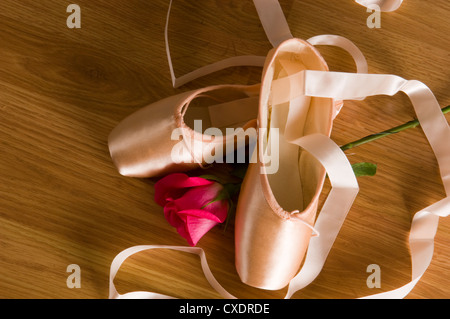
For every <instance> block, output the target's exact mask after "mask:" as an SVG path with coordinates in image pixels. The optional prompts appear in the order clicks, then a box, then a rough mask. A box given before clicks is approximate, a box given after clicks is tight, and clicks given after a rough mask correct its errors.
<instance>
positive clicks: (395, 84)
mask: <svg viewBox="0 0 450 319" xmlns="http://www.w3.org/2000/svg"><path fill="white" fill-rule="evenodd" d="M356 2H357V3H359V4H361V5H364V6H367V7H370V5H371V4H377V5H378V6H379V7H380V8H381V10H382V11H394V10H396V9H398V8H399V6H400V5H401V3H402V1H398V0H397V1H389V0H384V1H383V0H373V1H371V0H367V1H364V0H356ZM170 3H172V1H171V2H170ZM254 3H255V6H256V7H257V11H258V14H259V16H260V18H261V20H262V24H263V27H264V29H265V31H266V33H267V36H268V38H269V40H270V42H271V43H272V44H273V45H274V46H276V45H277V44H279V43H281V42H282V41H284V40H286V38H289V37H291V36H292V35H291V34H290V31H289V28H288V25H287V22H286V20H285V19H284V16H283V14H282V11H281V7H280V6H279V4H278V1H276V0H266V1H265V0H254ZM169 14H170V10H169V13H168V18H169ZM168 18H167V21H168V20H169V19H168ZM167 23H168V22H167ZM310 41H311V42H310V43H312V44H315V45H322V44H327V45H328V44H332V45H338V46H341V47H344V48H345V49H346V50H347V51H349V53H350V54H351V55H352V56H353V57H354V59H355V63H356V65H357V70H358V72H359V73H358V74H356V73H340V72H323V71H303V72H300V73H298V74H294V75H292V76H291V78H288V79H282V80H285V82H284V83H283V82H281V81H280V83H279V84H278V85H279V89H280V90H281V89H284V90H285V92H284V94H279V95H278V96H279V97H278V98H280V99H286V100H288V99H291V98H293V97H295V96H296V95H298V94H304V95H307V96H318V97H327V98H334V99H338V100H339V99H341V100H347V99H359V100H360V99H364V98H365V97H366V96H371V95H379V94H383V95H394V94H397V93H398V92H400V91H401V92H404V93H405V94H407V95H408V96H409V98H410V100H411V103H412V106H413V107H414V110H415V112H416V115H417V118H418V120H419V122H420V125H421V127H422V129H423V132H424V134H425V136H426V138H427V140H428V141H429V143H430V146H431V148H432V150H433V152H434V154H435V157H436V160H437V162H438V164H439V170H440V176H441V179H442V182H443V186H444V189H445V192H446V197H444V198H443V199H441V200H440V201H438V202H437V203H434V204H432V205H430V206H428V207H426V208H424V209H422V210H421V211H419V212H417V213H416V214H415V215H414V218H413V220H412V223H411V229H410V234H409V247H410V253H411V262H412V274H411V281H410V282H409V283H407V284H406V285H404V286H402V287H400V288H398V289H395V290H391V291H387V292H383V293H380V294H375V295H371V296H366V297H364V298H403V297H405V296H406V295H407V294H408V293H409V292H410V291H411V290H412V289H413V288H414V286H415V285H416V283H417V282H418V281H419V280H420V278H421V277H422V275H423V274H424V273H425V271H426V270H427V268H428V266H429V264H430V262H431V260H432V257H433V248H434V237H435V234H436V231H437V227H438V223H439V218H440V217H447V216H448V215H449V213H450V197H449V195H450V143H449V141H450V128H449V125H448V122H447V120H446V118H445V117H444V116H443V114H442V113H441V110H440V107H439V104H438V102H437V100H436V98H435V97H434V95H433V93H432V92H431V91H430V90H429V88H428V87H427V86H426V85H424V84H423V83H421V82H419V81H415V80H413V81H408V80H405V79H403V78H400V77H398V76H394V75H383V74H380V75H379V74H365V73H367V64H366V61H365V59H364V56H363V55H362V54H361V53H360V51H359V50H358V49H357V48H356V46H354V45H353V44H351V42H349V41H348V40H346V39H345V40H344V38H342V37H336V36H330V35H326V36H319V37H314V38H312V39H310ZM166 45H167V55H168V59H169V66H170V71H171V75H172V80H173V85H174V86H175V87H176V86H180V85H182V84H184V83H186V82H188V81H191V80H193V79H195V78H198V77H200V76H203V75H206V74H208V73H211V72H214V71H217V70H220V69H223V68H225V67H229V66H238V65H256V66H262V65H263V64H264V58H261V57H251V56H249V57H236V58H231V59H228V60H227V61H226V62H223V61H220V62H218V63H216V64H214V65H212V66H207V67H205V68H202V69H200V70H197V71H194V72H192V73H191V74H188V75H186V76H183V77H181V78H177V77H176V76H175V73H174V71H173V66H172V63H171V59H170V51H169V46H168V33H167V25H166ZM292 83H296V84H297V85H296V86H295V87H291V84H292ZM275 85H277V84H275ZM293 142H294V143H296V144H297V145H299V146H301V147H303V148H305V149H306V150H307V151H308V152H310V153H311V154H313V155H314V156H315V157H316V158H317V159H318V160H319V161H320V162H321V163H322V165H323V166H324V167H325V169H326V171H327V173H328V175H329V177H330V180H331V183H332V186H333V188H332V191H331V192H330V194H329V196H328V198H327V200H326V203H325V205H324V206H323V208H322V210H321V212H320V214H319V217H318V219H317V221H316V223H315V225H314V228H315V229H316V230H317V232H318V233H320V236H317V237H314V238H312V239H311V241H310V244H309V248H308V253H307V256H306V259H305V263H304V265H303V267H302V268H301V270H300V272H299V273H298V274H297V275H296V276H295V277H294V278H293V279H292V280H291V282H290V284H289V289H288V293H287V295H286V298H290V297H292V295H293V294H294V293H295V292H297V291H299V290H301V289H302V288H304V287H306V286H307V285H308V284H310V283H311V282H312V281H313V280H314V279H315V278H316V277H317V275H318V274H319V273H320V271H321V269H322V267H323V265H324V263H325V261H326V258H327V256H328V253H329V251H330V250H331V248H332V245H333V243H334V241H335V238H336V236H337V235H338V233H339V230H340V228H341V226H342V224H343V222H344V221H345V218H346V216H347V213H348V211H349V209H350V207H351V205H352V202H353V200H354V198H355V196H356V193H357V190H358V185H357V181H356V178H355V176H354V174H353V171H352V170H351V166H350V165H349V163H348V161H347V159H346V156H345V154H344V153H343V152H342V151H341V150H340V148H339V147H338V146H337V145H335V144H334V142H333V141H331V140H330V139H328V138H327V137H325V136H323V135H318V134H315V135H309V136H305V137H303V138H301V139H298V140H293ZM158 248H162V249H174V250H178V251H182V252H187V253H193V254H197V255H199V257H200V259H201V263H202V268H203V271H204V273H205V276H206V278H207V279H208V281H209V283H210V284H211V286H212V287H213V288H214V289H215V290H216V291H218V292H219V293H220V294H221V295H222V296H223V297H224V298H235V297H234V296H233V295H231V294H229V293H228V292H227V291H226V290H225V289H224V288H223V287H222V286H221V285H220V283H219V282H217V280H216V279H215V278H214V276H213V275H212V273H211V271H210V269H209V267H208V265H207V261H206V256H205V254H204V251H203V250H202V249H201V248H197V247H174V246H162V245H147V246H135V247H131V248H129V249H126V250H124V251H123V252H121V253H120V254H119V255H117V256H116V258H115V259H114V260H113V262H112V264H111V272H110V298H171V297H169V296H165V295H161V294H157V293H151V292H131V293H127V294H123V295H121V294H119V293H118V292H117V290H116V288H115V286H114V278H115V276H116V274H117V272H118V271H119V269H120V266H121V265H122V263H123V262H124V261H125V260H126V259H127V258H128V257H129V256H131V255H133V254H136V253H139V252H142V251H145V250H149V249H158Z"/></svg>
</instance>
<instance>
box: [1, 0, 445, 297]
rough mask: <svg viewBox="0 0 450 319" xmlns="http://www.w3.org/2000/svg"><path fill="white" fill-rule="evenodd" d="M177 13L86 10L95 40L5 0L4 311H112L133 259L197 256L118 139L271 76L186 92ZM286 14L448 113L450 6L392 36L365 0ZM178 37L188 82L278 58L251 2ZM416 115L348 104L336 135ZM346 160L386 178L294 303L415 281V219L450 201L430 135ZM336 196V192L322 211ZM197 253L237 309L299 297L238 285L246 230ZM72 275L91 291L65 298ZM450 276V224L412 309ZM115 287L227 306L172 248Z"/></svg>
mask: <svg viewBox="0 0 450 319" xmlns="http://www.w3.org/2000/svg"><path fill="white" fill-rule="evenodd" d="M168 2H169V1H168V0H153V1H148V0H145V1H144V0H117V1H116V0H108V1H106V0H96V1H88V0H78V1H77V2H76V3H77V4H78V5H79V6H80V8H81V28H80V29H70V28H68V27H67V25H66V19H67V17H68V15H69V13H67V12H66V8H67V6H68V5H69V4H70V2H69V1H57V0H42V1H32V0H21V1H13V0H2V1H0V123H1V128H0V145H1V156H0V298H8V299H15V298H26V299H28V298H33V299H60V298H86V299H93V298H107V297H108V279H109V267H110V265H111V262H112V260H113V258H114V257H115V256H116V255H117V254H118V253H119V252H121V251H122V250H123V249H126V248H128V247H130V246H134V245H141V244H156V245H159V244H161V245H186V242H185V240H184V239H183V238H181V237H180V236H179V235H178V234H177V233H176V230H175V229H174V228H172V227H171V226H170V225H169V224H168V223H167V222H166V220H165V219H164V216H163V211H162V208H161V207H159V206H158V205H156V204H155V202H154V198H153V196H154V186H153V185H154V183H155V179H135V178H128V177H123V176H121V175H119V174H118V172H117V170H116V168H115V167H114V165H113V164H112V162H111V159H110V156H109V152H108V148H107V137H108V134H109V132H110V131H111V130H112V129H113V128H114V127H115V126H116V125H117V124H118V123H119V122H120V121H121V120H122V119H123V118H124V117H126V116H127V115H129V114H131V113H132V112H134V111H135V110H138V109H139V108H141V107H143V106H145V105H147V104H149V103H152V102H155V101H157V100H159V99H161V98H164V97H167V96H170V95H173V94H175V93H178V92H182V91H185V90H189V89H193V88H200V87H204V86H207V85H211V84H219V83H239V84H253V83H258V82H259V81H260V72H261V70H260V69H259V68H252V67H241V68H233V69H228V70H225V71H221V72H217V73H215V74H212V75H209V76H207V77H204V78H202V79H199V80H196V81H193V82H191V83H189V84H187V85H185V86H183V87H181V88H178V89H174V88H173V87H172V86H171V80H170V74H169V68H168V64H167V58H166V53H165V47H164V25H165V18H166V13H167V9H168ZM280 3H281V6H282V8H283V10H284V12H285V15H286V17H287V20H288V23H289V25H290V27H291V31H292V33H293V35H294V36H296V37H299V38H303V39H307V38H309V37H312V36H315V35H319V34H338V35H342V36H345V37H347V38H349V39H351V40H352V41H354V42H355V44H357V45H358V46H359V48H360V49H361V50H362V51H363V53H364V54H365V55H366V58H367V60H368V62H369V71H370V72H371V73H389V74H396V75H399V76H401V77H404V78H406V79H416V80H420V81H422V82H424V83H425V84H427V85H428V86H429V87H430V89H431V90H432V91H433V92H434V93H435V95H436V97H437V99H438V101H439V103H440V105H441V106H442V107H443V106H446V105H449V104H450V52H449V48H450V38H449V34H450V24H449V23H448V16H449V14H450V2H448V1H447V0H435V1H432V2H430V1H405V2H404V4H403V5H402V7H401V8H400V9H399V10H397V11H395V12H392V13H382V14H381V28H379V29H370V28H368V27H367V25H366V19H367V17H368V16H369V15H370V13H367V12H366V9H365V8H364V7H362V6H359V5H357V4H356V3H354V2H353V1H351V0H346V1H326V0H295V1H294V0H282V1H280ZM169 37H170V43H171V50H172V55H173V62H174V68H175V72H176V74H177V75H182V74H185V73H186V72H189V71H192V70H194V69H196V68H198V67H201V66H203V65H206V64H208V63H212V62H215V61H218V60H220V59H223V58H225V57H231V56H235V55H245V54H254V55H265V54H266V53H267V51H268V50H269V49H270V48H271V46H270V43H269V42H268V41H267V38H266V36H265V34H264V31H263V29H262V27H261V25H260V22H259V20H258V17H257V14H256V10H255V8H254V6H253V3H252V1H250V0H232V1H221V0H215V1H213V0H201V1H181V0H175V1H174V3H173V11H172V15H171V23H170V28H169ZM320 51H321V52H322V53H323V55H324V57H325V58H326V60H327V61H328V63H329V66H330V68H331V69H332V70H338V71H351V72H352V71H354V65H353V63H352V60H351V59H350V57H349V56H348V55H347V53H345V52H344V51H342V50H340V49H336V48H327V47H320ZM413 118H414V111H413V109H412V107H411V105H410V102H409V100H408V98H407V97H406V96H405V95H403V94H398V95H396V96H394V97H387V96H378V97H371V98H367V99H366V100H365V101H353V102H346V103H345V106H344V109H343V111H342V112H341V114H340V115H339V117H338V118H337V119H336V121H335V125H334V130H333V133H332V138H333V139H334V140H335V141H336V142H337V143H338V144H344V143H347V142H350V141H353V140H355V139H358V138H360V137H363V136H365V135H368V134H371V133H375V132H379V131H383V130H385V129H388V128H390V127H393V126H396V125H399V124H402V123H404V122H406V121H409V120H411V119H413ZM447 119H450V116H449V115H447ZM347 154H348V156H349V159H350V161H351V162H352V163H353V162H359V161H368V162H373V163H376V164H377V165H378V173H377V175H376V176H374V177H361V178H359V183H360V193H359V196H358V198H357V199H356V202H355V204H354V206H353V207H352V209H351V211H350V212H349V215H348V218H347V219H346V221H345V223H344V225H343V227H342V229H341V232H340V234H339V236H338V238H337V240H336V242H335V245H334V247H333V249H332V251H331V253H330V255H329V258H328V260H327V262H326V264H325V266H324V268H323V271H322V272H321V274H320V275H319V276H318V278H317V279H316V280H315V281H314V282H313V283H312V284H311V285H309V286H308V287H306V288H305V289H303V290H302V291H300V292H298V293H296V294H295V295H294V298H357V297H362V296H365V295H368V294H373V293H378V292H382V291H387V290H390V289H394V288H397V287H400V286H401V285H404V284H406V283H407V282H409V280H410V278H411V265H410V255H409V250H408V245H407V237H408V233H409V227H410V223H411V218H412V216H413V215H414V213H415V212H417V211H419V210H420V209H422V208H424V207H426V206H428V205H429V204H431V203H433V202H435V201H437V200H439V199H441V198H443V197H444V195H445V193H444V190H443V187H442V184H441V181H440V178H439V174H438V170H437V165H436V161H435V159H434V156H433V154H432V153H431V150H430V147H429V145H428V144H427V141H426V139H425V137H424V135H423V133H422V131H421V129H420V128H417V129H412V130H408V131H405V132H402V133H399V134H396V135H394V136H390V137H387V138H383V139H381V140H378V141H376V142H373V143H371V144H368V145H365V146H361V147H358V148H356V149H353V150H351V151H348V152H347ZM222 169H223V167H214V168H212V170H215V171H221V170H222ZM192 173H193V174H195V173H196V172H192ZM328 190H329V185H328V184H327V185H326V186H325V189H324V193H323V198H324V196H325V195H326V194H327V192H328ZM198 246H199V247H201V248H203V249H204V250H205V251H206V256H207V258H208V261H209V263H210V266H211V270H212V272H213V273H214V275H215V276H216V278H217V280H218V281H219V282H220V283H221V284H222V285H223V286H224V288H225V289H227V290H228V291H229V292H230V293H231V294H234V295H235V296H236V297H239V298H269V299H271V298H280V297H283V296H284V294H285V293H286V290H285V289H283V290H280V291H265V290H259V289H255V288H251V287H248V286H246V285H245V284H243V283H241V282H240V280H239V278H238V276H237V274H236V271H235V268H234V233H233V223H231V224H230V225H229V227H228V228H227V229H225V230H224V229H223V227H221V226H217V227H215V228H214V229H213V230H211V231H210V232H209V233H208V234H207V235H205V237H203V238H202V239H201V241H200V242H199V244H198ZM70 264H77V265H79V266H80V269H81V288H73V289H70V288H68V287H67V285H66V279H67V277H68V276H69V275H70V273H68V272H67V266H68V265H70ZM370 264H378V265H379V266H380V267H381V288H372V289H370V288H368V287H367V285H366V279H367V277H368V276H369V273H367V272H366V268H367V266H368V265H370ZM449 272H450V220H449V219H441V221H440V224H439V229H438V232H437V234H436V240H435V251H434V258H433V261H432V263H431V265H430V267H429V268H428V271H427V272H426V273H425V275H424V276H423V278H422V280H421V281H420V282H419V283H418V284H417V286H416V287H415V288H414V290H413V291H412V292H411V293H410V294H409V295H408V298H448V297H450V276H449ZM116 286H117V289H118V290H119V292H120V293H125V292H129V291H136V290H147V291H154V292H159V293H163V294H168V295H172V296H175V297H179V298H220V295H218V294H217V293H216V292H215V291H214V290H213V289H212V288H210V286H209V284H208V283H207V281H206V280H205V279H204V276H203V274H202V271H201V268H200V262H199V259H198V257H197V256H194V255H190V254H186V253H181V252H174V251H169V250H157V251H152V252H148V253H141V254H139V255H136V256H133V257H131V258H130V259H128V260H127V261H126V262H125V264H124V265H123V268H122V269H121V270H120V272H119V274H118V276H117V278H116Z"/></svg>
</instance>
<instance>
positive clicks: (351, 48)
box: [164, 0, 367, 88]
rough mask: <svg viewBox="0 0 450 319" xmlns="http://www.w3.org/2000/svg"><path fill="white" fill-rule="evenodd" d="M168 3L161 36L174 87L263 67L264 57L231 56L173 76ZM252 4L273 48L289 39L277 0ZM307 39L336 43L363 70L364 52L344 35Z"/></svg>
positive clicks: (315, 42) (364, 71)
mask: <svg viewBox="0 0 450 319" xmlns="http://www.w3.org/2000/svg"><path fill="white" fill-rule="evenodd" d="M172 2H173V0H170V2H169V8H168V11H167V17H166V25H165V28H164V38H165V47H166V55H167V62H168V65H169V71H170V77H171V80H172V85H173V87H174V88H178V87H180V86H182V85H184V84H186V83H188V82H191V81H193V80H195V79H198V78H200V77H203V76H206V75H208V74H211V73H214V72H217V71H220V70H223V69H227V68H230V67H238V66H253V67H261V68H262V67H263V66H264V62H265V59H266V57H265V56H256V55H243V56H234V57H230V58H227V59H224V60H221V61H218V62H215V63H212V64H209V65H205V66H203V67H201V68H198V69H196V70H194V71H192V72H189V73H187V74H184V75H182V76H180V77H177V76H176V74H175V71H174V67H173V63H172V56H171V53H170V45H169V22H170V12H171V9H172ZM253 3H254V5H255V7H256V11H257V12H258V16H259V18H260V21H261V24H262V26H263V28H264V31H265V33H266V36H267V38H268V40H269V42H270V43H271V44H272V45H273V47H277V46H278V44H279V43H281V42H283V41H284V40H287V39H290V38H293V35H292V34H291V31H290V29H289V25H288V23H287V21H286V18H285V16H284V14H283V10H282V8H281V6H280V4H279V2H278V0H253ZM307 41H308V42H310V43H311V44H313V45H330V46H337V47H340V48H342V49H344V50H346V51H347V52H348V53H349V54H350V55H351V56H352V58H353V59H354V61H355V64H356V67H357V72H362V73H366V72H367V61H366V59H365V57H364V55H363V54H362V52H361V51H360V50H359V48H358V47H357V46H356V45H355V44H353V43H352V42H351V41H350V40H348V39H347V38H345V37H342V36H337V35H328V34H326V35H319V36H315V37H312V38H310V39H308V40H307Z"/></svg>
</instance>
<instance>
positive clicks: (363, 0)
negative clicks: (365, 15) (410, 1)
mask: <svg viewBox="0 0 450 319" xmlns="http://www.w3.org/2000/svg"><path fill="white" fill-rule="evenodd" d="M355 2H356V3H358V4H360V5H362V6H364V7H366V8H369V9H374V8H376V7H378V8H380V10H381V11H383V12H391V11H395V10H397V9H398V8H400V6H401V5H402V2H403V0H355Z"/></svg>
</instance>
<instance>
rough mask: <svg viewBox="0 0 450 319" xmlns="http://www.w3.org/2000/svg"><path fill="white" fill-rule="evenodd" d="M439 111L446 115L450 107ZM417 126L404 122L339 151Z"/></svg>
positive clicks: (352, 143)
mask: <svg viewBox="0 0 450 319" xmlns="http://www.w3.org/2000/svg"><path fill="white" fill-rule="evenodd" d="M441 111H442V113H443V114H446V113H448V112H450V105H448V106H446V107H444V108H442V109H441ZM419 125H420V123H419V120H412V121H409V122H406V123H405V124H402V125H399V126H396V127H393V128H391V129H389V130H386V131H383V132H380V133H375V134H371V135H368V136H366V137H363V138H361V139H359V140H357V141H354V142H351V143H348V144H345V145H342V146H341V150H343V151H345V150H348V149H351V148H353V147H356V146H360V145H363V144H365V143H368V142H372V141H375V140H377V139H379V138H382V137H385V136H388V135H391V134H395V133H398V132H401V131H404V130H406V129H409V128H414V127H417V126H419Z"/></svg>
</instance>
